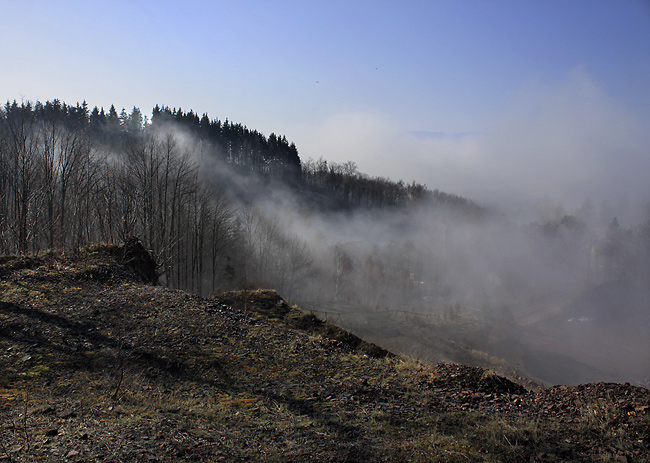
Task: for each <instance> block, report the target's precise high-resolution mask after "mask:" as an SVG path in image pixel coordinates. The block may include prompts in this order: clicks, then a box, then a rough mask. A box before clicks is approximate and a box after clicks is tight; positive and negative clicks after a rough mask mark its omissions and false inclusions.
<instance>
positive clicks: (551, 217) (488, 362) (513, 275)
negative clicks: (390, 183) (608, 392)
mask: <svg viewBox="0 0 650 463" xmlns="http://www.w3.org/2000/svg"><path fill="white" fill-rule="evenodd" d="M524 135H525V134H524V133H522V138H525V137H524ZM529 135H530V134H529ZM176 136H177V138H178V139H179V140H181V141H182V143H183V144H184V145H186V146H187V147H189V148H188V149H189V150H190V151H191V152H192V153H194V155H195V158H196V160H197V163H198V164H199V166H200V171H201V174H202V176H203V178H204V179H205V180H206V181H207V182H208V183H212V184H214V185H221V187H222V188H224V189H225V190H228V189H232V188H236V189H237V191H238V192H239V193H238V194H237V195H234V196H233V197H231V201H232V202H233V205H234V207H235V209H236V211H237V212H236V214H237V215H238V216H239V217H240V220H241V223H242V224H244V225H245V227H248V228H247V230H249V231H250V233H249V235H247V236H248V238H247V240H248V241H249V242H250V243H251V247H250V249H253V250H254V252H255V253H256V257H255V258H256V259H258V260H264V261H265V264H264V265H265V266H266V267H265V268H268V269H273V270H271V271H270V273H272V274H273V275H275V277H273V276H270V277H269V276H264V277H262V276H259V277H258V278H259V280H255V278H253V277H250V279H249V280H248V281H249V283H251V282H252V284H255V281H258V283H259V285H261V286H272V287H273V288H275V289H278V291H279V292H280V293H281V294H282V295H283V296H284V297H285V298H288V299H289V300H290V301H291V302H296V303H298V304H299V305H301V306H302V307H304V308H308V309H310V310H313V311H314V312H316V313H320V315H321V316H323V317H325V318H328V319H330V320H332V321H334V322H336V323H338V324H341V325H343V326H344V327H346V328H349V329H351V330H352V331H353V332H356V333H357V334H360V335H361V336H363V337H364V338H367V339H369V340H371V341H373V342H376V343H378V344H380V345H382V346H384V347H386V348H388V349H391V350H393V351H395V352H398V353H402V354H406V355H411V356H415V357H418V358H421V359H423V360H426V361H431V362H437V361H457V362H462V363H469V364H476V365H481V366H487V367H490V368H494V369H497V370H499V372H500V373H503V374H509V375H511V376H522V377H528V378H531V379H533V380H536V381H541V382H543V383H545V384H559V383H562V384H575V383H582V382H592V381H630V382H634V383H636V384H642V385H646V386H647V385H648V381H650V336H648V332H650V222H649V221H648V218H647V217H648V216H647V215H646V216H645V218H644V214H643V212H644V211H643V207H641V206H642V205H643V204H646V205H647V203H643V202H642V201H640V202H639V204H635V203H634V201H633V200H631V199H628V200H621V198H617V197H616V196H617V195H618V194H619V193H621V191H622V190H621V189H620V188H615V187H614V186H612V190H611V194H612V197H611V198H610V197H609V195H608V193H607V192H606V191H603V192H601V194H600V195H599V196H598V198H599V199H600V201H598V202H595V201H593V200H589V199H588V200H586V201H582V202H580V203H579V202H577V201H576V204H579V206H577V207H576V206H574V205H567V204H564V203H562V202H560V200H559V199H557V198H558V197H561V196H564V195H569V196H570V191H568V190H567V191H563V192H562V194H560V195H558V196H557V197H554V198H552V199H551V198H550V197H549V198H545V199H544V198H542V200H539V201H537V202H533V201H531V202H529V203H526V202H525V201H522V202H521V203H520V204H521V205H524V206H525V205H526V204H528V208H527V209H526V210H518V211H517V212H516V213H517V216H516V217H515V218H514V220H513V218H511V216H508V215H505V214H504V213H503V210H502V209H499V207H500V203H494V202H493V201H490V203H491V204H494V205H495V207H496V209H495V210H493V211H491V212H489V213H488V214H485V215H484V216H481V217H476V216H473V215H472V214H468V213H467V211H465V210H463V209H462V208H461V209H459V208H454V207H447V206H441V205H438V206H436V207H431V206H427V205H416V206H413V207H408V208H402V209H392V210H357V211H355V212H352V213H350V212H345V213H332V212H327V213H323V212H319V211H318V210H317V209H315V208H313V207H312V206H313V205H309V204H307V203H305V201H304V199H303V198H301V195H300V194H297V195H296V194H294V193H292V192H290V191H289V190H288V189H287V188H286V187H284V186H282V185H280V184H269V183H268V182H264V181H262V180H261V179H260V178H258V177H256V176H245V177H243V176H240V175H238V174H236V173H235V172H234V171H232V170H231V169H230V167H228V166H227V165H224V164H221V163H219V162H215V161H214V160H213V159H212V158H211V157H210V156H206V155H205V154H203V153H202V152H201V150H200V148H199V147H198V145H194V144H193V141H192V140H191V138H190V137H187V136H184V135H182V134H180V133H177V135H176ZM567 137H569V138H571V137H570V136H568V135H567ZM425 138H427V137H425ZM430 138H434V139H436V141H438V140H439V139H440V138H441V137H430ZM442 138H443V139H444V138H445V137H442ZM459 138H461V139H462V140H461V142H468V143H469V142H471V143H478V139H477V138H476V137H474V135H470V136H466V137H465V136H463V137H459ZM443 141H444V140H443ZM561 143H562V140H561V139H560V140H558V141H557V145H554V144H553V143H551V142H550V141H548V140H547V142H546V143H542V142H540V143H539V145H538V146H537V148H536V149H535V151H534V152H532V153H528V154H527V155H526V154H522V156H523V157H524V158H525V159H521V160H519V161H517V162H516V163H515V164H516V165H515V166H514V169H515V170H519V171H522V170H525V169H528V168H527V167H526V159H536V161H535V162H536V163H537V164H538V168H539V169H542V168H547V169H551V168H552V167H553V165H554V164H555V168H556V169H557V170H558V171H561V170H562V169H569V170H571V169H577V170H580V169H581V167H580V156H575V157H574V158H572V159H568V160H566V162H564V161H561V156H560V155H559V154H550V155H548V156H545V154H544V152H545V150H550V151H551V152H552V151H553V149H554V147H557V146H560V145H561ZM576 144H577V145H581V144H584V146H583V147H582V148H580V149H584V150H588V147H589V146H596V145H597V143H596V142H593V141H589V140H587V139H586V138H585V139H582V140H581V141H580V142H576ZM490 146H501V145H499V143H498V140H497V139H496V138H493V139H492V141H490V142H489V143H488V147H490ZM610 146H613V142H612V144H611V145H610ZM622 147H623V148H622V149H623V150H624V149H625V145H624V143H623V144H622ZM488 149H494V148H488ZM504 149H505V148H504ZM566 149H567V148H565V150H566ZM563 152H566V151H563ZM510 155H512V156H514V153H510ZM540 157H543V158H544V159H538V158H540ZM504 159H505V158H502V162H504V161H503V160H504ZM637 161H638V162H639V164H640V165H641V164H643V163H644V162H645V160H639V159H638V160H637ZM513 162H514V161H513ZM585 162H586V161H585ZM604 166H605V165H604V164H602V163H601V164H600V165H599V166H598V169H596V168H595V167H594V168H592V167H590V166H589V165H587V166H585V168H584V169H583V170H584V172H583V173H582V174H581V175H582V176H581V179H580V182H579V183H580V184H581V185H591V186H593V185H596V184H597V183H598V182H597V181H596V180H594V179H593V178H590V176H595V177H598V172H600V170H599V169H603V168H604ZM499 168H503V164H498V163H496V165H495V166H493V169H495V170H492V171H490V170H487V171H486V172H485V174H484V175H483V176H482V178H481V179H480V180H478V179H477V182H483V183H479V184H477V185H476V187H475V188H476V190H477V191H478V190H480V189H481V188H480V187H481V185H484V184H487V185H488V186H486V187H484V188H486V189H489V188H490V186H489V185H491V184H494V185H496V186H501V187H502V188H503V187H504V185H502V183H503V182H506V180H505V176H502V177H499V176H498V175H497V174H495V171H498V170H499ZM611 168H612V169H614V167H613V166H612V167H611ZM531 169H532V168H531ZM513 172H514V171H513ZM646 172H647V171H646ZM601 173H602V172H601ZM387 174H388V175H390V171H389V172H387ZM529 175H531V176H532V172H531V173H530V174H529ZM636 176H639V174H638V173H635V177H634V178H636ZM541 177H543V176H541ZM564 177H566V178H567V179H568V178H569V177H571V175H569V173H568V172H567V173H561V172H560V174H559V175H558V176H556V177H554V178H564ZM531 178H532V177H531ZM515 181H517V182H518V185H519V186H518V188H519V190H520V191H523V190H525V187H526V185H525V183H526V182H525V179H524V178H522V179H515ZM544 182H545V180H544V179H543V178H540V179H538V181H537V182H533V181H530V190H529V191H530V195H528V196H529V197H531V198H533V197H535V196H536V195H537V194H539V193H540V192H541V191H542V188H541V185H542V184H544ZM506 183H507V182H506ZM569 183H570V182H568V180H567V181H566V182H565V183H562V182H560V183H559V184H560V185H568V184H569ZM435 186H436V185H429V187H430V188H431V187H435ZM496 186H495V188H496ZM636 186H638V190H634V188H635V187H636ZM625 187H628V188H631V189H630V190H629V191H631V192H632V193H631V194H630V195H629V196H628V198H631V197H634V198H644V197H645V198H646V199H648V196H647V194H646V192H645V191H646V185H645V184H643V185H641V183H640V182H639V183H635V181H634V179H632V178H631V179H629V181H628V182H626V183H625ZM576 188H579V187H578V186H576ZM580 188H582V187H580ZM584 188H586V187H584ZM590 188H591V187H590ZM584 191H587V190H584ZM449 192H450V193H455V192H454V191H449ZM501 194H503V195H504V196H503V197H504V201H505V202H507V200H508V199H512V200H513V202H515V201H514V200H515V199H523V198H520V196H522V195H516V194H513V196H514V198H509V197H508V196H507V195H506V194H505V192H503V193H501ZM644 195H645V196H644ZM497 196H498V195H496V196H492V197H491V199H492V200H494V198H496V197H497ZM471 199H473V200H476V201H478V202H479V203H480V202H481V200H482V199H483V198H481V197H472V198H471ZM639 205H641V206H639ZM637 206H639V207H637ZM520 207H521V206H520ZM511 210H512V209H511ZM645 212H646V213H647V210H646V211H645ZM623 217H625V221H623V220H621V219H622V218H623ZM246 224H248V225H246ZM273 263H275V264H273ZM253 264H254V263H253V262H252V261H251V262H249V263H248V264H247V265H249V267H250V268H253ZM258 267H259V265H258ZM267 273H268V272H267ZM260 275H261V274H260ZM405 314H406V315H405ZM603 339H605V340H606V341H603ZM434 340H437V341H435V342H434Z"/></svg>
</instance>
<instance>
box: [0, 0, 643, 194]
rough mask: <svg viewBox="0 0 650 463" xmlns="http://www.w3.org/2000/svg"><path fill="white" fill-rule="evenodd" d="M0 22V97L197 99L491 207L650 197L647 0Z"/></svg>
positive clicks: (187, 4)
mask: <svg viewBox="0 0 650 463" xmlns="http://www.w3.org/2000/svg"><path fill="white" fill-rule="evenodd" d="M0 17H1V18H3V26H2V27H1V28H0V40H1V41H2V43H3V46H2V47H1V48H0V58H1V60H2V70H1V71H0V89H2V94H1V95H0V98H1V99H2V100H7V99H10V100H13V99H18V100H20V98H21V97H23V98H25V99H29V100H32V101H33V100H36V99H39V100H41V101H45V100H48V99H53V98H59V99H62V100H64V101H66V102H68V103H75V102H77V101H82V100H84V99H85V100H86V101H87V102H88V103H89V105H90V106H91V107H92V106H95V105H97V106H104V107H105V108H108V107H109V106H110V105H111V104H115V106H116V107H117V108H118V111H119V110H120V109H121V108H122V107H126V109H127V110H129V111H130V109H131V108H132V107H133V106H134V105H135V106H138V107H139V108H140V109H142V111H143V112H144V113H145V114H150V112H151V109H152V107H153V106H154V105H155V104H156V103H159V104H165V105H169V106H171V107H182V108H183V109H185V110H189V109H193V110H194V111H195V112H198V113H199V114H202V113H204V112H207V113H208V114H209V115H210V116H211V117H213V118H215V117H218V118H220V119H225V118H226V117H227V118H229V119H231V120H234V121H237V122H242V123H243V124H245V125H247V126H249V127H250V128H254V129H258V130H260V131H262V132H263V133H265V134H267V135H268V134H269V133H270V132H276V133H281V134H285V135H286V136H287V138H288V139H290V140H293V141H295V142H296V144H297V146H298V149H299V152H300V154H301V156H302V157H304V158H309V157H312V158H318V157H320V156H322V157H324V158H325V159H328V160H334V161H339V162H343V161H347V160H353V161H355V162H357V164H358V165H359V168H360V170H361V171H363V172H367V173H369V174H371V175H381V176H386V177H389V178H392V179H394V180H397V179H399V178H402V179H404V180H405V181H411V180H416V181H418V182H422V183H426V184H427V185H428V186H429V187H431V188H436V187H438V188H440V189H443V190H445V191H449V192H452V193H457V194H462V195H467V196H470V197H473V198H475V199H477V200H479V201H485V202H492V201H500V200H502V199H503V198H505V197H510V196H513V195H516V196H518V197H520V198H522V199H534V198H549V199H550V200H557V201H568V202H569V203H574V204H579V203H580V202H581V201H582V200H584V199H585V198H587V197H590V198H592V199H594V200H596V201H598V200H600V199H602V197H604V196H612V200H617V198H628V199H632V200H636V198H637V197H639V198H646V199H648V198H650V187H649V186H648V184H650V182H648V181H647V179H646V177H648V175H647V174H648V173H650V148H649V147H650V137H649V136H648V134H647V132H649V131H650V130H648V127H650V84H649V82H650V1H648V0H617V1H612V0H562V1H557V0H529V1H521V0H516V1H514V0H512V1H506V0H481V1H479V0H453V1H452V0H446V1H442V0H430V1H400V2H398V1H381V0H375V1H354V0H347V1H338V0H328V1H305V0H303V1H246V0H243V1H228V2H222V1H191V0H190V1H184V2H166V1H145V0H132V1H120V0H112V1H61V0H59V1H56V2H54V1H30V0H22V1H14V0H8V1H7V0H5V1H3V2H2V4H1V5H0ZM411 132H416V133H411ZM425 132H431V133H432V134H433V136H431V137H426V136H423V133H425ZM443 134H449V136H448V137H445V136H442V135H443ZM458 134H462V136H458Z"/></svg>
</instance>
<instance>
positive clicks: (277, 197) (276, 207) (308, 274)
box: [0, 99, 650, 368]
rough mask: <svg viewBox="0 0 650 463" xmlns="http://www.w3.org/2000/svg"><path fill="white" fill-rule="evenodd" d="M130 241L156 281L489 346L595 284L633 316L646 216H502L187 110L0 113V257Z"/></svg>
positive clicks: (641, 320)
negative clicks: (405, 317)
mask: <svg viewBox="0 0 650 463" xmlns="http://www.w3.org/2000/svg"><path fill="white" fill-rule="evenodd" d="M486 181H489V179H486ZM133 237H135V238H137V239H139V240H141V241H142V243H143V245H144V246H145V247H146V248H147V249H148V250H150V252H151V254H152V256H153V258H154V259H155V261H156V262H157V264H158V273H157V274H158V283H160V284H163V285H167V286H170V287H173V288H179V289H183V290H187V291H190V292H192V293H196V294H200V295H211V294H218V293H220V292H223V291H228V290H237V289H257V288H272V289H276V290H277V291H278V292H279V293H280V294H282V295H283V297H285V298H287V299H288V300H291V301H295V302H298V303H300V304H301V305H303V306H304V307H308V308H309V307H312V308H320V310H322V311H324V312H325V311H327V310H332V313H334V314H335V315H336V316H338V317H340V316H342V315H341V314H342V313H345V312H357V313H363V314H365V315H364V317H365V318H364V320H368V317H369V316H370V315H368V314H373V313H374V314H385V313H391V312H392V313H407V314H412V315H417V316H420V317H428V318H422V319H419V320H420V321H417V320H416V325H420V326H422V324H423V322H422V321H423V320H424V321H426V322H427V323H428V322H431V320H434V319H436V318H435V317H438V318H437V319H441V320H443V322H444V323H448V322H449V320H452V321H453V320H456V321H458V320H464V319H463V316H466V321H467V320H469V321H467V323H466V324H472V323H475V322H476V320H477V319H482V320H483V321H482V322H481V323H483V325H485V326H487V327H488V328H489V330H488V331H484V332H483V334H481V335H480V336H479V335H477V334H476V333H474V334H473V335H472V337H473V338H474V339H479V338H481V336H484V337H485V344H484V345H482V346H480V347H481V348H482V349H484V348H485V345H487V344H490V345H492V346H493V347H494V349H497V348H498V346H497V344H498V343H499V342H501V343H505V341H504V339H506V340H508V343H510V344H512V343H513V342H514V341H513V338H512V336H515V335H514V334H513V333H511V332H508V333H506V335H504V336H505V338H504V337H503V336H502V337H501V338H499V339H498V340H497V341H498V342H497V341H495V340H494V337H495V336H496V335H495V334H494V333H496V332H497V331H498V330H494V329H492V328H493V326H495V324H496V325H498V326H499V330H501V331H498V332H501V333H503V332H505V331H507V330H506V328H508V327H510V328H512V329H513V330H514V328H513V327H516V326H519V325H521V324H524V323H532V322H531V321H530V320H532V319H533V318H534V317H533V315H531V314H532V311H533V309H534V310H535V311H537V312H539V313H548V314H552V313H553V314H555V315H553V316H554V317H556V318H557V317H558V316H561V317H564V318H565V319H568V318H569V317H571V318H572V319H573V318H575V319H580V320H582V319H585V320H587V319H591V318H593V316H594V315H593V314H590V315H584V314H582V315H581V313H579V312H580V310H582V309H580V310H578V308H577V307H579V306H580V304H579V301H580V300H581V298H582V299H585V298H586V299H588V298H589V297H592V298H593V297H597V296H593V295H590V294H591V293H590V291H592V292H593V291H595V292H594V293H593V294H595V295H598V294H600V293H598V291H604V290H603V289H602V288H604V287H605V286H603V285H607V284H610V285H611V284H612V282H624V285H623V284H622V283H621V284H618V283H616V284H617V285H618V286H616V288H619V289H617V290H620V288H623V287H625V288H627V287H628V286H625V285H628V283H629V285H631V286H630V287H632V288H634V290H633V291H634V296H633V297H632V298H631V299H630V297H631V296H626V297H627V299H626V301H627V302H626V304H627V305H628V306H629V307H625V308H620V304H619V305H617V303H616V301H615V302H613V303H611V304H609V305H608V306H607V307H605V308H603V309H602V310H603V311H605V312H607V313H606V317H609V318H610V319H611V318H612V317H614V318H615V317H616V313H615V311H617V310H619V311H621V310H623V311H624V310H628V312H629V314H628V315H629V317H628V319H629V323H630V326H646V325H648V326H650V323H649V320H650V316H649V315H648V314H650V311H649V310H648V306H650V304H649V301H650V290H649V288H650V284H648V282H649V281H650V214H647V216H646V217H642V218H640V219H639V220H638V221H637V222H635V223H624V224H621V223H619V221H618V218H617V211H616V208H613V207H612V206H611V204H608V203H606V202H603V203H602V204H594V203H593V202H592V201H589V200H587V201H585V203H584V204H583V206H582V207H581V208H580V209H578V210H575V211H568V212H567V211H566V210H563V209H561V208H560V209H557V210H556V211H555V212H554V213H552V214H547V215H546V216H545V217H541V218H540V219H539V220H536V221H533V222H530V223H523V224H522V223H515V222H513V221H511V220H510V219H508V217H507V216H505V215H504V214H503V213H501V212H498V211H497V210H495V209H494V208H493V207H485V206H482V205H480V204H478V203H476V202H474V201H472V200H469V199H466V198H463V197H460V196H458V195H454V194H450V193H445V192H442V191H439V190H437V189H433V190H431V189H429V188H428V187H427V186H426V185H422V184H418V183H416V182H414V181H413V182H410V183H408V182H404V181H402V180H399V181H393V180H391V179H388V178H384V177H370V176H368V175H366V174H363V173H361V172H359V170H358V168H357V165H356V164H355V163H354V161H348V162H345V163H336V162H328V161H327V160H325V159H322V158H321V159H318V160H314V159H306V160H305V159H301V158H300V156H299V153H298V148H297V147H296V145H295V144H294V143H292V142H290V141H289V140H288V139H287V137H286V136H284V135H278V134H275V133H271V134H269V135H268V136H266V135H264V134H262V133H260V132H258V131H256V130H252V129H249V128H248V127H246V126H245V125H243V124H241V123H236V122H232V121H229V120H228V119H225V120H223V121H221V120H219V119H211V118H210V117H209V116H208V115H207V114H204V115H202V116H200V117H199V116H198V115H197V114H195V113H194V112H193V111H191V110H190V111H187V112H186V111H183V110H182V109H180V108H179V109H176V108H173V109H170V108H169V107H167V106H159V105H157V106H156V107H155V108H153V111H152V115H151V117H150V118H149V117H148V116H145V115H143V114H142V112H141V111H140V109H139V108H137V107H133V109H132V110H131V112H130V113H127V111H126V110H125V109H122V110H121V111H120V112H119V113H118V111H117V110H116V108H115V107H114V106H111V107H110V108H109V110H108V111H107V112H106V111H105V110H104V109H103V108H98V107H93V108H92V109H90V108H89V106H88V105H87V103H86V102H83V103H81V104H80V103H76V104H75V105H69V104H66V103H65V102H61V101H59V100H56V99H55V100H51V101H46V102H45V103H42V102H40V101H36V102H35V103H33V102H30V101H22V102H20V103H19V102H16V101H13V102H9V101H8V102H7V103H6V104H5V105H4V107H2V108H0V254H5V255H6V254H19V255H23V254H33V253H39V252H42V251H45V250H56V252H58V253H61V255H65V253H67V252H70V251H74V250H77V251H78V250H80V249H84V247H85V246H87V245H89V244H90V243H121V242H123V241H125V240H127V239H129V238H133ZM586 299H585V300H586ZM605 299H606V298H603V297H600V300H605ZM576 301H578V302H576ZM630 301H631V302H630ZM619 302H620V299H619ZM540 307H543V309H540ZM558 307H561V308H562V309H561V310H562V311H564V312H562V311H560V312H558V311H559V310H560V309H558ZM630 307H632V308H630ZM638 307H641V309H639V308H638ZM571 311H572V312H571ZM569 312H571V313H572V314H574V315H575V316H574V315H568V314H569ZM558 313H560V314H561V315H558ZM378 316H379V315H378ZM432 317H433V318H432ZM531 317H533V318H531ZM549 317H550V315H549ZM486 320H487V321H486ZM549 320H550V318H549ZM364 323H365V321H364ZM454 323H455V322H454ZM458 323H460V322H458ZM463 323H465V322H463ZM554 323H555V322H554ZM504 327H505V328H504ZM510 328H508V329H510ZM490 330H491V331H490ZM504 330H505V331H504ZM497 337H498V336H497ZM495 346H496V347H495ZM500 355H502V356H504V357H507V354H504V353H501V354H500ZM642 361H645V360H643V359H642ZM635 368H636V367H635Z"/></svg>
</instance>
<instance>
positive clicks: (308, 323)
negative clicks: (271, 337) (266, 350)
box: [218, 289, 393, 358]
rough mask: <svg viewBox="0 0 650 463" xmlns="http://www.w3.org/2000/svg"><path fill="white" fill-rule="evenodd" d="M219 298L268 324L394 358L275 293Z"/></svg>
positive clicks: (227, 294)
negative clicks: (271, 323)
mask: <svg viewBox="0 0 650 463" xmlns="http://www.w3.org/2000/svg"><path fill="white" fill-rule="evenodd" d="M218 299H219V300H220V301H221V302H222V303H224V304H226V305H229V306H231V307H234V308H236V309H237V310H241V311H243V312H246V313H250V314H253V315H255V316H259V317H261V318H262V319H265V320H266V321H269V322H274V323H277V322H280V323H282V324H283V325H285V326H287V327H289V328H294V329H298V330H300V331H303V332H305V333H307V334H310V335H313V336H321V337H322V338H323V342H325V343H330V344H333V345H340V346H343V347H346V348H349V349H351V350H353V351H355V352H359V353H361V354H365V355H368V356H370V357H373V358H383V357H389V356H393V354H392V353H390V352H389V351H387V350H386V349H382V348H381V347H379V346H377V345H376V344H373V343H370V342H366V341H364V340H363V339H361V338H360V337H358V336H356V335H354V334H352V333H350V332H349V331H346V330H344V329H343V328H341V327H339V326H336V325H334V324H332V323H329V322H326V321H323V320H321V319H320V318H318V317H317V316H316V315H314V314H313V313H308V312H304V311H303V310H301V309H300V308H298V307H296V306H289V304H287V303H286V301H285V300H284V299H282V297H280V295H279V294H278V293H277V292H276V291H273V290H261V289H260V290H257V291H229V292H225V293H222V294H220V295H219V297H218Z"/></svg>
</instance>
